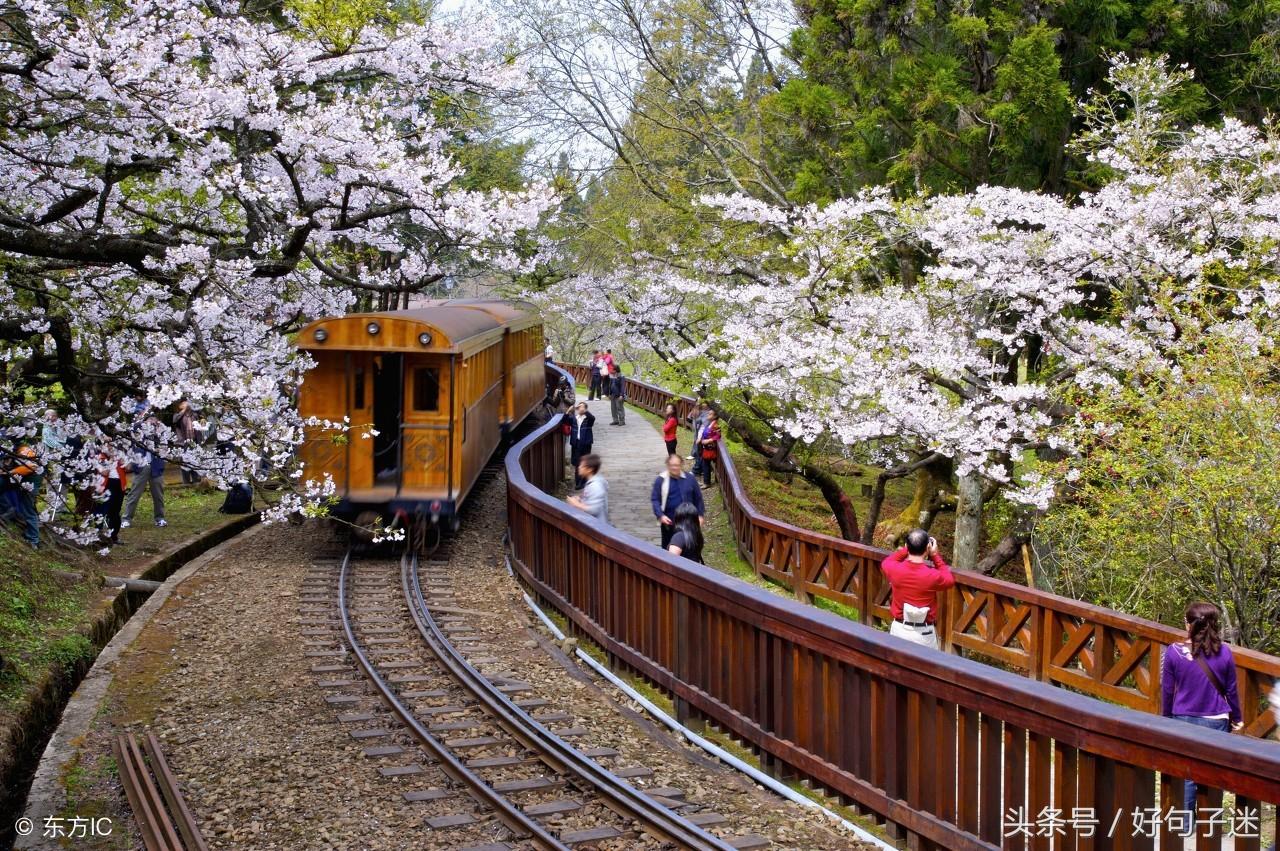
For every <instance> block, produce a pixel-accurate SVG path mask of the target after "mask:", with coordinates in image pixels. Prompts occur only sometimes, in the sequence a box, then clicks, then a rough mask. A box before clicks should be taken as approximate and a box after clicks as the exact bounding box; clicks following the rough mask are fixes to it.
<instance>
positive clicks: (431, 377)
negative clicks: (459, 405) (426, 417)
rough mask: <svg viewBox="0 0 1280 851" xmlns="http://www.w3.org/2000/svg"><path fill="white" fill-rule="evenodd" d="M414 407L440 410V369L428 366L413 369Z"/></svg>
mask: <svg viewBox="0 0 1280 851" xmlns="http://www.w3.org/2000/svg"><path fill="white" fill-rule="evenodd" d="M413 409H414V410H415V411H438V410H440V370H438V369H436V368H434V367H427V366H419V367H416V368H415V369H414V370H413Z"/></svg>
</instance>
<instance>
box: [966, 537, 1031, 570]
mask: <svg viewBox="0 0 1280 851" xmlns="http://www.w3.org/2000/svg"><path fill="white" fill-rule="evenodd" d="M1028 540H1030V538H1029V536H1028V535H1026V534H1024V533H1022V532H1010V533H1009V534H1008V535H1005V536H1004V539H1003V540H1001V541H1000V543H998V544H996V545H995V548H994V549H992V550H991V552H989V553H987V554H986V555H985V556H984V557H983V558H982V560H981V561H979V562H978V563H977V564H975V565H974V566H973V569H974V570H976V571H977V572H978V573H985V574H987V575H988V576H990V575H991V574H993V573H995V572H996V571H997V570H999V569H1000V568H1001V567H1003V566H1004V565H1005V564H1006V563H1007V562H1008V561H1009V560H1010V559H1011V558H1013V557H1014V556H1016V555H1017V554H1018V553H1019V552H1020V551H1021V550H1022V545H1023V544H1025V543H1027V541H1028ZM956 566H957V567H959V564H957V565H956Z"/></svg>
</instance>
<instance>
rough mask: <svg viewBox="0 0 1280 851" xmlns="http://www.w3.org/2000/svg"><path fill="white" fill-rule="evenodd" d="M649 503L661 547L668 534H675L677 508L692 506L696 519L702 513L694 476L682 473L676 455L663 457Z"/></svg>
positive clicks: (681, 466)
mask: <svg viewBox="0 0 1280 851" xmlns="http://www.w3.org/2000/svg"><path fill="white" fill-rule="evenodd" d="M649 505H650V506H651V507H652V508H653V516H654V517H655V518H657V521H658V532H659V535H660V536H661V541H662V548H663V549H664V550H665V549H666V548H667V547H668V546H670V545H671V536H672V535H673V534H675V522H676V521H675V517H676V512H677V511H679V510H680V506H682V505H692V506H693V508H694V512H695V513H696V514H697V516H698V517H700V518H701V517H702V516H703V515H705V514H706V506H705V504H704V503H703V501H702V491H701V489H699V488H698V479H697V478H696V477H695V476H693V475H691V474H686V473H685V471H684V462H683V461H681V460H680V456H679V455H668V456H667V469H665V470H663V471H662V473H661V474H659V475H658V477H657V478H656V479H654V480H653V488H652V490H651V491H650V492H649Z"/></svg>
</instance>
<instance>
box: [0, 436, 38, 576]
mask: <svg viewBox="0 0 1280 851" xmlns="http://www.w3.org/2000/svg"><path fill="white" fill-rule="evenodd" d="M19 431H21V430H19ZM37 454H38V453H37V452H36V448H35V447H34V446H32V445H31V444H29V443H22V442H15V443H14V448H13V450H12V451H10V452H7V453H6V455H8V458H7V459H6V463H5V466H4V471H5V482H4V492H5V503H6V504H5V506H4V508H3V515H2V517H3V519H6V520H8V519H12V520H16V521H17V522H18V523H19V524H21V526H22V539H23V540H24V541H26V542H27V544H29V545H30V546H31V549H33V550H38V549H40V512H39V511H37V510H36V499H37V497H38V494H39V493H40V478H41V476H40V473H41V471H40V465H39V461H38V460H37Z"/></svg>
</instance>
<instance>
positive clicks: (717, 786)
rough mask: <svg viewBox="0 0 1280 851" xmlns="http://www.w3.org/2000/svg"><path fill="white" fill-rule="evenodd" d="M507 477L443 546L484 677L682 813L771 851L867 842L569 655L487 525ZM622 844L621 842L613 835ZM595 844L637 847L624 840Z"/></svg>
mask: <svg viewBox="0 0 1280 851" xmlns="http://www.w3.org/2000/svg"><path fill="white" fill-rule="evenodd" d="M505 498H506V491H505V483H504V481H503V480H502V478H501V477H499V478H498V479H497V480H496V481H495V482H494V483H493V485H491V486H489V487H488V488H487V489H486V490H485V492H484V493H483V494H482V495H481V496H480V498H479V499H478V500H476V502H475V504H474V505H472V506H471V508H470V510H469V512H468V516H467V518H466V519H465V520H464V522H463V525H462V529H461V530H460V531H459V532H458V533H457V535H456V536H455V537H454V539H453V540H452V541H451V542H450V544H449V554H450V557H449V559H448V563H447V567H445V568H444V572H445V573H446V574H447V575H448V576H449V577H450V579H451V580H452V588H453V591H454V595H455V597H456V600H457V607H458V608H460V609H462V610H464V611H465V612H466V614H463V615H461V620H462V622H464V623H465V624H466V626H467V627H468V628H469V632H472V633H474V634H475V635H477V636H478V637H479V639H480V645H481V648H482V649H481V651H480V652H474V651H471V650H468V649H467V647H466V646H465V645H463V646H462V649H463V651H464V653H465V654H466V655H467V656H468V658H469V659H472V660H474V659H475V658H477V657H478V658H480V659H482V660H492V661H483V662H482V664H478V665H477V667H480V668H481V670H483V671H484V672H485V673H486V674H490V675H505V676H511V677H515V678H518V679H519V680H521V681H522V682H525V683H528V684H529V685H531V686H532V687H533V691H532V694H533V695H536V696H538V697H542V698H546V699H547V700H548V701H549V705H548V706H546V707H543V711H550V710H557V711H560V712H563V713H564V714H565V715H567V716H569V717H568V718H567V719H565V720H562V721H558V722H557V723H556V725H554V726H558V727H560V728H561V729H576V730H581V731H582V732H581V733H580V734H578V735H575V736H574V737H573V739H572V742H573V744H574V746H575V747H577V748H579V749H580V750H586V749H590V748H610V749H613V750H616V751H617V752H618V755H617V756H616V757H612V758H607V759H603V760H601V762H602V764H604V765H605V766H606V767H608V768H609V769H610V770H614V771H616V770H618V769H619V768H624V767H634V766H643V767H645V768H648V769H650V770H652V772H653V774H652V775H650V776H645V777H637V778H634V779H632V780H631V782H632V783H633V784H635V785H636V786H637V787H639V788H642V789H648V790H668V791H669V790H678V791H679V793H680V794H679V796H678V797H676V798H675V800H678V801H683V802H686V803H687V806H684V807H682V808H681V810H680V811H681V813H682V814H685V815H686V816H688V815H693V814H698V813H708V814H709V813H718V814H720V815H723V816H724V817H725V818H726V819H727V821H726V822H725V823H723V824H718V825H709V826H707V829H708V830H710V831H711V832H713V833H715V834H717V835H719V836H721V837H723V838H725V839H732V838H736V837H740V836H743V835H746V834H758V835H759V836H761V837H763V838H766V839H768V840H769V841H770V843H771V845H770V847H772V848H794V849H817V848H823V849H837V848H849V849H870V848H872V847H873V846H870V845H867V844H865V843H862V842H859V841H858V840H856V839H855V838H853V837H852V836H849V835H848V834H846V833H845V832H844V831H843V830H840V829H839V828H836V827H834V826H833V825H832V824H831V822H829V821H828V820H827V819H826V818H825V817H824V816H821V815H819V814H816V813H814V812H813V811H812V810H809V809H808V808H804V807H801V806H799V805H797V804H794V803H792V802H790V801H786V800H784V799H782V798H779V797H778V796H777V795H774V794H773V793H771V792H769V791H768V790H765V789H762V788H761V787H759V786H757V785H756V784H754V783H752V782H751V781H750V780H749V779H747V778H745V777H743V776H742V775H741V774H739V773H738V772H736V771H734V770H732V769H730V768H727V767H725V766H723V765H721V764H720V763H719V762H718V761H715V760H713V759H711V758H710V757H709V755H707V754H706V753H704V752H703V751H701V750H698V749H696V748H694V747H692V746H690V745H688V744H687V743H685V742H684V741H683V740H681V739H677V738H675V737H673V736H671V735H670V734H669V731H667V730H666V729H665V728H660V727H658V726H656V725H655V723H653V722H651V721H650V720H649V719H648V718H647V717H646V716H644V715H643V713H642V710H641V709H640V707H639V706H638V705H636V704H634V703H633V702H632V701H630V700H629V699H627V698H626V697H625V695H622V694H621V693H620V692H617V691H616V690H615V689H614V688H613V687H612V686H611V685H609V684H608V683H604V684H603V688H602V687H601V685H599V684H598V683H599V682H601V681H599V680H598V679H597V678H596V677H595V675H594V674H590V673H588V672H586V671H585V670H584V669H583V668H581V667H579V666H578V665H577V664H576V663H575V662H573V661H572V660H571V659H570V658H569V656H568V655H566V654H565V653H564V652H563V651H562V650H561V648H560V647H558V646H556V644H555V643H554V638H553V637H552V636H551V634H550V633H549V632H547V631H546V629H545V627H543V625H542V624H541V623H540V622H539V621H538V620H537V619H536V617H535V616H534V615H533V614H532V613H531V612H530V611H529V609H528V607H527V606H526V605H525V602H524V600H523V598H522V592H521V589H520V586H519V585H518V583H517V582H516V581H515V580H514V579H513V578H511V577H510V576H509V575H508V574H507V571H506V568H505V566H504V564H503V558H502V544H501V541H500V540H498V538H497V536H496V535H494V534H493V530H495V529H501V528H505V527H506V517H505ZM619 842H621V840H620V841H619ZM600 847H614V848H635V847H639V846H638V845H637V844H636V843H635V842H634V841H633V842H632V843H631V844H625V843H623V844H616V845H609V844H607V843H606V844H602V845H601V846H600Z"/></svg>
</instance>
